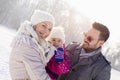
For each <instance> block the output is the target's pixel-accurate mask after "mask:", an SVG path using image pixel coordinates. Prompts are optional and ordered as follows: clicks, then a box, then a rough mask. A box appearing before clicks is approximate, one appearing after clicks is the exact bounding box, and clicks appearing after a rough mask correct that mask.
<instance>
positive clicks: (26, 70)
mask: <svg viewBox="0 0 120 80" xmlns="http://www.w3.org/2000/svg"><path fill="white" fill-rule="evenodd" d="M26 25H27V27H26ZM24 26H25V27H24ZM24 26H23V27H22V28H21V30H19V31H20V32H18V35H17V36H16V37H15V39H14V40H13V46H12V51H11V55H10V60H9V61H10V62H9V69H10V75H11V78H12V80H51V78H50V77H49V75H48V74H47V73H46V70H45V66H46V64H47V62H48V61H49V60H50V58H51V57H52V56H53V55H54V54H52V53H54V49H55V48H54V47H52V46H44V45H42V44H39V43H38V41H37V39H36V38H35V36H36V37H37V34H36V33H35V31H34V29H33V28H32V27H31V26H30V25H29V24H28V23H25V24H24ZM33 33H34V34H33ZM42 43H43V44H46V42H45V41H42Z"/></svg>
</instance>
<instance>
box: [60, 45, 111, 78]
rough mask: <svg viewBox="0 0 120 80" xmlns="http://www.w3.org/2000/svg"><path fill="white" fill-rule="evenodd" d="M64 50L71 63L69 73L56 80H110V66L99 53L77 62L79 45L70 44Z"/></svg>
mask: <svg viewBox="0 0 120 80" xmlns="http://www.w3.org/2000/svg"><path fill="white" fill-rule="evenodd" d="M66 50H67V52H68V53H69V56H70V59H71V62H72V67H71V71H70V72H69V73H67V74H63V75H61V76H60V77H59V78H58V80H110V72H111V66H110V63H109V62H108V61H107V60H106V59H105V57H104V56H103V55H102V53H101V52H100V53H99V54H96V55H93V56H91V57H89V58H84V59H82V60H81V61H80V62H79V55H80V51H81V47H80V45H79V44H70V45H68V47H67V49H66Z"/></svg>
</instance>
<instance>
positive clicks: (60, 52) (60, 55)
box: [55, 47, 64, 62]
mask: <svg viewBox="0 0 120 80" xmlns="http://www.w3.org/2000/svg"><path fill="white" fill-rule="evenodd" d="M63 58H64V50H63V48H62V47H59V48H57V51H56V54H55V59H56V62H62V61H63Z"/></svg>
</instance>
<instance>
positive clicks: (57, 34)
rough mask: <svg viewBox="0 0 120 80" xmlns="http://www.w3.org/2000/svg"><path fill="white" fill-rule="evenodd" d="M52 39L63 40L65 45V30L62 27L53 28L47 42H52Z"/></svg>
mask: <svg viewBox="0 0 120 80" xmlns="http://www.w3.org/2000/svg"><path fill="white" fill-rule="evenodd" d="M51 38H60V39H62V41H63V43H65V32H64V28H63V27H61V26H58V27H53V29H52V31H51V33H50V35H49V36H48V38H47V40H50V39H51Z"/></svg>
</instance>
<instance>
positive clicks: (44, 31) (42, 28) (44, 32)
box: [35, 21, 53, 38]
mask: <svg viewBox="0 0 120 80" xmlns="http://www.w3.org/2000/svg"><path fill="white" fill-rule="evenodd" d="M52 27H53V24H52V23H51V22H49V21H44V22H41V23H38V24H37V25H35V30H36V31H37V33H39V34H40V36H41V37H42V38H46V37H48V36H49V34H50V32H51V30H52Z"/></svg>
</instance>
